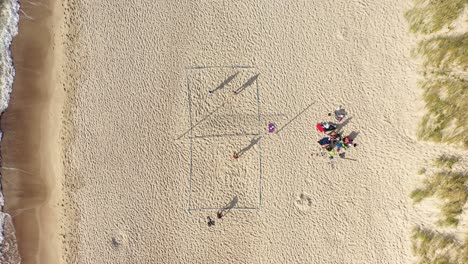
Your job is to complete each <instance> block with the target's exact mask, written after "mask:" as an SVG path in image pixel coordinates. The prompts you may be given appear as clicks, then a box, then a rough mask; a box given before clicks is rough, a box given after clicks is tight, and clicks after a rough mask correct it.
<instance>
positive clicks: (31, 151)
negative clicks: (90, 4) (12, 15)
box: [1, 0, 63, 264]
mask: <svg viewBox="0 0 468 264" xmlns="http://www.w3.org/2000/svg"><path fill="white" fill-rule="evenodd" d="M57 4H58V5H57ZM59 6H60V4H59V3H57V2H56V1H53V0H48V1H41V2H40V3H39V2H37V3H35V5H32V4H31V3H30V2H24V4H22V5H21V10H22V12H21V16H20V24H19V34H18V35H17V36H16V37H15V38H14V40H13V44H12V53H13V61H14V64H15V69H16V77H15V82H14V86H13V92H12V94H11V100H10V103H9V106H8V108H7V110H6V112H5V113H4V114H3V116H2V119H1V127H2V130H3V131H4V138H3V140H2V145H1V152H2V153H1V154H2V157H3V169H2V174H3V177H4V181H3V184H4V191H5V200H6V208H5V209H6V212H7V213H9V214H10V215H12V216H13V223H14V226H15V229H16V237H17V240H18V248H19V252H20V255H21V258H22V263H24V264H29V263H50V264H54V263H59V259H60V253H61V247H60V242H59V239H58V238H59V232H60V228H59V225H58V221H57V217H58V211H57V209H58V208H59V206H58V205H59V201H60V195H59V194H60V192H58V191H57V190H58V188H59V184H60V180H59V179H58V178H57V175H60V174H59V173H58V172H59V171H60V168H61V165H60V163H59V162H57V161H58V158H59V157H60V152H59V149H60V148H59V129H60V115H61V111H60V109H61V107H62V106H61V105H62V101H63V100H62V98H63V92H62V91H61V89H58V85H57V82H56V79H57V78H58V74H57V73H55V72H53V70H54V69H56V66H57V65H56V63H54V62H55V58H54V53H55V51H56V50H57V48H58V46H56V45H55V41H54V38H55V35H54V34H53V32H56V31H54V28H53V25H60V24H57V22H59V21H60V19H61V18H60V15H58V16H57V14H59V13H58V11H57V10H59Z"/></svg>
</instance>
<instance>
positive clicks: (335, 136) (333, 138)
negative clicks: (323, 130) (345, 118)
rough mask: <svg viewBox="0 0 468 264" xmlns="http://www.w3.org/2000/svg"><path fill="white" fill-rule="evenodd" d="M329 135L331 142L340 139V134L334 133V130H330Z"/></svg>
mask: <svg viewBox="0 0 468 264" xmlns="http://www.w3.org/2000/svg"><path fill="white" fill-rule="evenodd" d="M329 137H330V140H331V142H332V143H335V142H339V141H341V135H340V134H338V133H336V132H335V131H333V132H331V133H330V135H329Z"/></svg>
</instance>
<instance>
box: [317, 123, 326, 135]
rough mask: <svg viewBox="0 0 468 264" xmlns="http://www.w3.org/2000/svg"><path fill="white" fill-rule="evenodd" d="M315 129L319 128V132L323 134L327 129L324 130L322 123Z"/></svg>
mask: <svg viewBox="0 0 468 264" xmlns="http://www.w3.org/2000/svg"><path fill="white" fill-rule="evenodd" d="M315 127H316V128H317V130H318V131H320V132H322V133H323V132H324V131H325V128H323V126H322V125H321V124H320V123H319V124H317V125H316V126H315Z"/></svg>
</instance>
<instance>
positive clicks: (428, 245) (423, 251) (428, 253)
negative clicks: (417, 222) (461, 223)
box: [411, 227, 463, 264]
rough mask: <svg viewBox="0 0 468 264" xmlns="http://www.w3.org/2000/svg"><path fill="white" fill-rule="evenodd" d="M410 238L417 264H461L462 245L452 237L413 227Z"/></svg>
mask: <svg viewBox="0 0 468 264" xmlns="http://www.w3.org/2000/svg"><path fill="white" fill-rule="evenodd" d="M411 238H412V244H413V252H414V254H415V255H416V256H418V257H419V261H418V262H417V263H420V264H422V263H461V262H459V261H460V260H461V258H462V252H463V245H462V244H461V243H460V242H459V241H457V240H456V239H455V238H454V237H453V236H452V235H449V234H443V233H438V232H434V231H432V230H430V229H426V228H422V227H414V228H413V230H412V235H411Z"/></svg>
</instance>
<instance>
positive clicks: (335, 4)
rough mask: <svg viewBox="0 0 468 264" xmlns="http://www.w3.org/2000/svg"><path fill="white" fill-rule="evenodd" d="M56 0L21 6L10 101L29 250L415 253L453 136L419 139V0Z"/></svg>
mask: <svg viewBox="0 0 468 264" xmlns="http://www.w3.org/2000/svg"><path fill="white" fill-rule="evenodd" d="M59 2H60V1H54V0H48V2H47V3H46V1H42V2H41V4H43V5H39V6H38V5H34V6H30V5H28V4H27V3H25V4H24V5H23V6H22V10H23V11H24V12H25V14H27V16H28V17H32V18H34V20H30V19H25V15H24V14H23V17H22V20H20V34H19V35H18V37H17V38H16V39H15V43H14V45H13V52H14V59H15V66H16V71H17V74H16V79H15V86H14V92H13V94H12V99H11V101H10V106H9V108H8V110H7V112H6V114H5V115H4V116H2V124H1V126H2V130H3V131H6V133H5V134H4V138H3V141H2V148H1V151H2V157H3V169H2V175H3V176H4V179H5V180H4V189H5V196H6V200H7V207H6V209H7V212H8V213H10V214H11V215H13V216H14V224H15V228H16V230H17V231H16V232H17V239H18V245H19V251H20V254H21V256H22V259H23V262H22V263H47V264H54V263H109V264H111V263H112V264H116V263H215V262H222V263H356V264H362V263H413V261H414V257H413V256H412V254H411V243H410V238H409V233H410V229H411V226H412V225H413V224H414V223H415V222H417V221H419V218H420V213H418V212H414V211H413V210H412V203H411V200H410V199H409V198H408V194H409V193H410V192H411V190H412V189H413V188H414V186H415V185H416V184H417V181H416V180H415V178H414V177H412V176H413V174H414V172H416V171H417V170H418V168H419V167H420V166H421V164H424V163H425V162H427V160H430V159H431V158H433V157H434V156H435V155H437V154H439V153H441V152H443V151H445V150H446V149H448V147H447V148H446V147H443V146H442V147H439V148H437V149H436V148H435V147H434V145H433V144H429V143H422V142H419V141H417V140H416V136H415V131H416V127H417V122H418V120H419V119H420V116H421V114H420V113H421V111H420V110H421V108H422V103H421V102H420V100H419V94H420V91H419V90H418V88H417V85H416V82H417V77H416V73H417V67H416V66H415V64H414V62H412V60H411V58H410V49H411V47H412V46H413V45H414V40H413V39H412V38H411V37H410V36H408V34H407V33H408V32H407V31H408V30H407V24H406V22H405V20H404V17H403V14H404V12H405V10H407V8H408V6H409V3H408V1H403V0H400V1H382V2H377V1H375V2H370V1H345V0H337V1H314V2H312V1H305V0H301V1H292V0H291V1H279V0H271V1H261V0H254V1H247V0H241V1H214V0H201V1H183V0H180V1H162V0H158V1H143V0H135V1H107V0H103V1H84V0H68V1H64V2H60V3H59ZM26 58H27V59H26ZM24 76H28V78H25V77H24ZM338 106H343V107H344V108H345V109H346V111H347V112H348V115H347V116H346V118H345V120H343V122H342V123H340V124H339V128H340V130H341V131H342V133H343V135H353V137H354V138H355V139H354V142H355V143H357V146H356V147H352V148H350V149H348V150H347V151H346V156H345V159H342V158H339V157H338V156H336V157H335V158H334V159H332V160H331V159H329V158H328V157H327V155H322V153H323V151H321V150H320V147H319V146H318V144H317V140H319V139H320V138H321V134H320V133H319V132H317V131H316V129H315V125H316V123H318V122H322V121H335V120H334V119H333V116H332V117H330V116H328V113H330V112H333V111H334V110H335V109H336V107H338ZM270 122H272V123H275V124H276V126H277V129H276V133H272V134H270V133H268V132H267V126H268V123H270ZM450 151H452V152H456V151H454V150H450ZM234 152H236V153H239V157H238V158H233V153H234ZM8 168H13V169H8ZM224 208H229V210H226V211H225V212H227V213H226V215H224V216H223V217H222V219H218V218H217V215H216V213H217V212H218V211H219V210H223V209H224ZM208 217H209V218H210V219H213V220H214V225H211V226H209V225H208Z"/></svg>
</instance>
